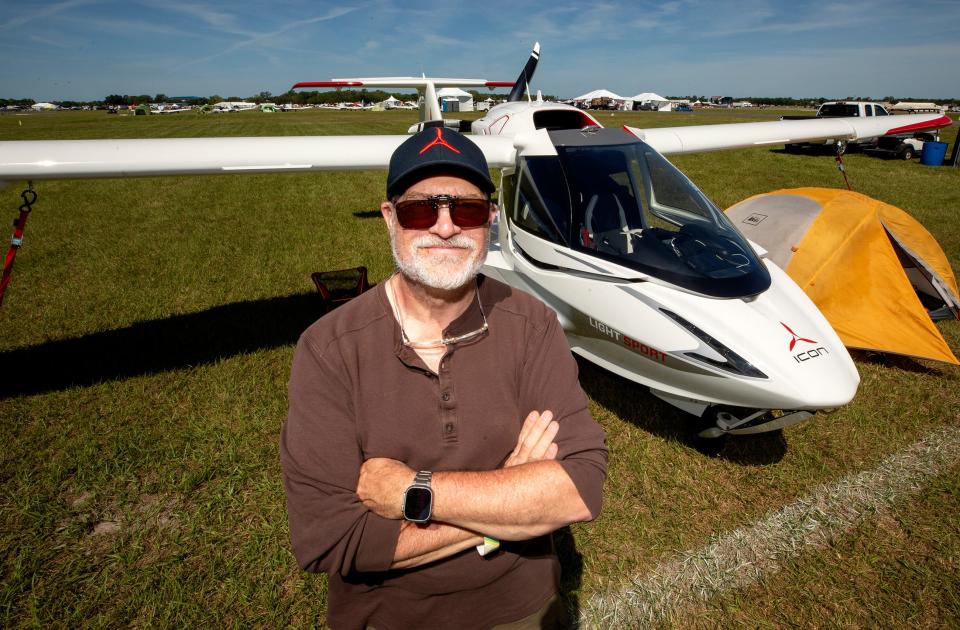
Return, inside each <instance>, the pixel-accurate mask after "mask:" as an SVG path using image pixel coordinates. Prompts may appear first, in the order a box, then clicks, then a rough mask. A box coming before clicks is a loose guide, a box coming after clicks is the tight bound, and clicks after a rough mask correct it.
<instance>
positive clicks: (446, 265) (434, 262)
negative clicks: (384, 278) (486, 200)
mask: <svg viewBox="0 0 960 630" xmlns="http://www.w3.org/2000/svg"><path fill="white" fill-rule="evenodd" d="M388 227H389V231H390V251H391V252H393V262H394V264H395V265H396V266H397V269H398V270H399V271H400V273H401V274H402V275H403V276H404V277H405V278H407V279H408V280H410V281H412V282H415V283H417V284H420V285H422V286H425V287H429V288H431V289H440V290H444V291H453V290H456V289H460V288H462V287H464V286H466V285H467V283H468V282H470V281H472V280H473V279H474V278H475V277H476V276H477V274H478V273H480V268H481V267H483V263H484V262H485V261H486V260H487V245H488V243H489V239H490V232H489V230H488V231H487V232H486V234H485V235H484V238H483V243H482V244H480V245H478V244H477V242H476V241H475V240H473V239H472V238H469V237H466V236H463V235H462V234H457V235H454V236H452V237H450V238H448V239H443V238H440V237H439V236H434V235H432V234H424V235H423V236H418V237H417V238H415V239H413V240H412V241H411V242H410V244H409V245H408V247H407V251H404V252H401V251H399V250H398V248H397V238H396V233H397V226H396V224H395V223H393V222H390V223H388ZM438 245H439V246H449V247H462V248H464V249H468V250H470V256H469V257H468V258H467V260H466V261H464V260H463V259H462V258H461V257H460V256H437V255H424V254H421V252H420V248H421V247H430V246H438Z"/></svg>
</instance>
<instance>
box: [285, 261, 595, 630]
mask: <svg viewBox="0 0 960 630" xmlns="http://www.w3.org/2000/svg"><path fill="white" fill-rule="evenodd" d="M480 300H481V302H482V304H483V309H484V311H485V313H486V315H487V321H488V323H489V331H488V332H487V333H486V334H485V335H484V336H483V337H481V338H479V339H476V340H472V341H467V342H465V343H463V344H458V345H456V346H451V347H450V348H449V349H448V350H447V352H446V354H445V355H444V357H443V359H442V360H441V362H440V368H439V372H438V373H433V372H432V371H430V370H429V369H428V368H427V367H426V365H425V364H424V363H423V361H422V360H421V359H420V357H418V356H417V355H416V353H415V352H414V351H412V350H411V349H410V348H408V347H406V346H404V345H403V344H402V343H401V339H400V327H399V324H398V323H397V321H396V319H395V317H394V316H393V312H392V310H391V308H390V306H389V302H388V300H387V297H386V292H385V284H380V285H379V286H378V287H376V288H375V289H374V290H372V291H368V292H367V293H365V294H363V295H362V296H360V297H358V298H356V299H354V300H353V301H351V302H349V303H348V304H346V305H344V306H342V307H341V308H339V309H337V310H336V311H334V312H332V313H330V314H329V315H327V316H326V317H323V318H322V319H320V320H319V321H317V322H316V323H315V324H313V325H312V326H311V327H310V328H308V329H307V330H306V332H304V334H303V335H302V336H301V338H300V341H299V343H298V345H297V349H296V353H295V355H294V360H293V368H292V371H291V374H290V386H289V396H290V400H289V403H290V408H289V414H288V417H287V421H286V423H285V425H284V427H283V431H282V434H281V438H280V457H281V463H282V465H283V472H284V484H285V487H286V492H287V509H288V515H289V519H290V537H291V540H292V544H293V553H294V555H295V556H296V558H297V561H298V562H299V564H300V566H301V567H303V568H304V569H306V570H308V571H314V572H326V573H327V574H329V587H328V601H327V621H328V623H329V624H330V625H331V626H333V627H335V628H363V627H364V625H372V626H375V627H376V628H378V630H388V629H393V628H404V629H405V628H420V627H429V628H447V627H449V628H454V627H455V628H488V627H490V626H493V625H496V624H500V623H506V622H509V621H514V620H517V619H520V618H523V617H525V616H526V615H529V614H531V613H533V612H535V611H536V610H538V609H539V608H540V607H541V606H542V605H543V604H544V602H546V600H547V599H548V598H549V597H551V596H552V595H553V594H554V593H556V592H557V589H558V587H559V574H560V568H559V562H558V560H557V558H556V554H555V553H554V551H553V545H552V542H551V539H550V537H549V536H541V537H539V538H535V539H532V540H528V541H522V542H504V543H503V544H502V546H501V548H500V550H499V551H498V552H497V553H495V554H493V555H489V556H487V557H481V556H480V555H479V554H478V553H477V552H476V551H475V550H473V549H470V550H468V551H464V552H461V553H459V554H456V555H454V556H451V557H449V558H446V559H443V560H440V561H437V562H433V563H431V564H427V565H425V566H422V567H416V568H413V569H407V570H390V568H389V567H390V564H391V562H392V560H393V554H394V551H395V548H396V544H397V539H398V536H399V532H400V521H397V520H390V519H385V518H382V517H380V516H377V515H376V514H374V513H372V512H370V511H369V510H368V509H367V508H366V507H364V506H363V504H362V503H361V502H360V500H359V499H358V497H357V495H356V487H357V479H358V477H359V471H360V466H361V464H362V463H363V462H364V461H365V460H367V459H370V458H373V457H389V458H392V459H396V460H399V461H402V462H404V463H405V464H406V465H408V466H409V467H411V468H413V469H414V470H432V471H444V470H471V471H482V470H493V469H496V468H500V467H501V466H502V464H503V462H504V461H505V460H506V458H507V456H508V455H509V454H510V452H511V451H512V450H513V448H514V446H515V445H516V442H517V437H518V436H519V434H520V427H521V425H522V424H523V420H524V418H525V417H526V415H527V414H528V413H529V412H530V411H532V410H538V411H543V410H546V409H550V410H551V411H553V413H554V416H555V418H556V419H557V420H558V421H559V423H560V431H559V433H558V434H557V437H556V440H555V441H556V443H557V445H558V446H559V453H558V456H557V459H558V461H559V462H560V464H561V465H562V466H563V468H564V470H565V471H566V472H567V474H568V475H569V476H570V478H571V480H572V481H573V483H574V485H575V486H576V488H577V490H578V491H579V493H580V496H581V498H582V499H583V501H584V503H585V504H586V505H587V507H588V508H589V509H590V512H591V514H593V515H594V517H595V516H596V515H597V514H599V512H600V503H601V495H602V486H603V480H604V477H605V475H606V463H607V451H606V447H605V445H604V434H603V430H602V429H601V428H600V426H599V425H598V424H597V423H596V422H594V421H593V419H592V418H591V417H590V414H589V411H588V409H587V400H586V396H585V395H584V393H583V391H582V390H581V388H580V384H579V382H578V381H577V367H576V362H575V361H574V360H573V357H572V356H571V354H570V349H569V347H568V346H567V344H566V341H565V339H564V336H563V332H562V330H561V329H560V325H559V322H558V321H557V317H556V314H555V313H553V311H551V310H550V309H549V308H547V307H546V306H545V305H544V304H543V303H541V302H540V301H539V300H536V299H534V298H532V297H531V296H529V295H527V294H525V293H523V292H521V291H517V290H515V289H512V288H511V287H509V286H507V285H504V284H502V283H500V282H497V281H495V280H492V279H490V278H484V277H482V276H481V277H480ZM482 322H483V320H482V316H481V314H480V311H479V309H478V308H477V306H476V303H474V304H473V305H472V306H471V307H470V308H469V309H468V310H467V311H466V312H465V313H464V314H463V315H461V316H460V317H459V318H458V319H457V320H456V321H454V322H453V323H451V325H450V326H449V327H448V328H447V330H446V331H444V334H445V335H446V336H455V335H460V334H464V333H468V332H472V331H474V330H477V329H478V328H480V326H481V325H482Z"/></svg>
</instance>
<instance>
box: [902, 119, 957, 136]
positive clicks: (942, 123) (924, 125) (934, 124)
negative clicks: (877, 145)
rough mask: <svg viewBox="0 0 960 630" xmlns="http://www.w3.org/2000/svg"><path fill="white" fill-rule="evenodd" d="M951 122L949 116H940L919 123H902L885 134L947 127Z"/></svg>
mask: <svg viewBox="0 0 960 630" xmlns="http://www.w3.org/2000/svg"><path fill="white" fill-rule="evenodd" d="M952 124H953V119H952V118H950V117H949V116H941V117H940V118H934V119H933V120H928V121H925V122H921V123H914V124H912V125H904V126H903V127H894V128H893V129H890V130H889V131H887V135H888V136H889V135H892V134H895V133H910V132H911V131H923V130H924V129H938V128H940V127H949V126H950V125H952Z"/></svg>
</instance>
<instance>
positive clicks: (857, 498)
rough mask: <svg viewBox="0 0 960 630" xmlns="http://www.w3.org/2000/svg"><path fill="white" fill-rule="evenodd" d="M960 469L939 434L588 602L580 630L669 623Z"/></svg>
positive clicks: (959, 439) (958, 439) (946, 437)
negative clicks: (675, 615)
mask: <svg viewBox="0 0 960 630" xmlns="http://www.w3.org/2000/svg"><path fill="white" fill-rule="evenodd" d="M958 462H960V428H954V427H948V428H944V429H941V430H938V431H936V432H934V433H932V434H930V435H928V436H927V437H925V438H923V439H922V440H920V441H919V442H916V443H915V444H913V445H911V446H909V447H908V448H906V449H904V450H903V451H900V452H899V453H896V454H894V455H891V456H890V457H888V458H887V459H885V460H884V461H883V462H882V463H881V464H880V465H879V466H877V467H876V468H874V469H872V470H868V471H865V472H862V473H860V474H857V475H852V476H849V477H846V478H844V479H842V480H841V481H840V482H839V483H836V484H833V485H826V484H825V485H822V486H820V487H819V488H817V489H816V490H814V491H813V493H812V494H810V495H809V496H806V497H804V498H802V499H799V500H798V501H796V502H794V503H791V504H790V505H788V506H786V507H784V508H783V509H781V510H780V511H778V512H776V513H773V514H770V515H768V516H767V517H766V518H764V519H763V520H761V521H759V522H757V523H755V524H754V525H751V526H749V527H744V528H741V529H737V530H735V531H733V532H730V533H728V534H724V535H720V536H715V537H714V540H713V542H712V543H711V544H710V545H708V546H706V547H704V548H702V549H698V550H695V551H688V552H684V553H682V554H681V555H680V556H679V557H678V558H676V559H674V560H670V561H667V562H664V563H662V564H660V565H659V566H657V567H656V568H655V569H654V570H653V571H652V572H650V573H649V574H648V575H644V576H640V575H638V576H635V577H633V578H632V579H631V580H630V582H629V583H628V584H627V585H626V586H625V587H624V588H622V589H620V590H619V591H615V592H610V593H607V594H605V595H602V596H595V597H592V598H591V599H590V601H589V602H587V603H586V605H585V606H584V608H583V610H582V611H581V615H580V624H581V626H582V627H588V626H596V627H603V628H614V627H615V628H627V627H638V626H639V627H646V626H656V625H660V624H661V623H662V622H664V621H666V620H669V619H670V617H671V616H672V615H673V613H674V612H675V611H678V610H680V609H681V607H687V606H690V605H692V604H696V603H702V602H705V601H707V600H709V599H710V598H712V597H715V596H717V595H720V594H723V593H725V592H727V591H730V590H732V589H736V588H743V587H745V586H748V585H750V584H752V583H754V582H756V581H757V580H758V579H760V578H761V577H762V576H764V575H769V574H773V573H776V572H777V571H779V569H780V567H781V566H782V565H783V564H784V562H785V561H787V560H789V559H791V558H794V557H796V556H798V555H799V554H800V553H801V552H803V551H805V550H806V549H807V548H809V547H818V546H823V545H825V544H827V543H829V542H830V541H831V540H833V539H835V538H836V537H838V536H841V535H842V534H844V533H845V532H847V531H849V530H851V529H852V528H854V527H855V526H856V525H858V524H859V523H861V522H863V521H864V520H865V519H866V518H868V517H869V516H871V515H872V514H875V513H876V512H878V511H880V510H883V509H887V508H890V507H891V506H893V504H894V503H895V502H896V501H898V500H901V499H903V498H905V497H907V496H909V495H911V494H914V493H916V492H918V491H920V490H921V489H922V488H923V487H924V486H925V485H926V484H928V483H929V482H930V480H931V479H933V478H934V477H937V476H938V475H940V474H942V473H944V472H946V471H947V470H948V469H949V468H950V467H952V466H954V465H956V464H957V463H958Z"/></svg>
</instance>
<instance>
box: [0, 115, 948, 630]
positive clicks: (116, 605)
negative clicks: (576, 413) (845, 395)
mask: <svg viewBox="0 0 960 630" xmlns="http://www.w3.org/2000/svg"><path fill="white" fill-rule="evenodd" d="M780 113H782V112H775V111H763V112H760V111H757V112H746V111H744V112H741V111H736V112H733V111H731V112H704V113H700V112H698V113H695V114H659V113H636V114H623V113H616V114H615V115H614V116H610V115H609V114H603V115H599V116H600V119H601V121H602V122H603V123H604V124H607V125H610V126H614V125H617V126H619V125H622V124H630V125H635V126H640V127H644V126H654V125H657V126H663V125H678V124H708V123H718V122H749V121H753V120H770V119H775V118H776V117H777V116H778V115H779V114H780ZM608 119H609V120H608ZM414 121H415V113H412V112H385V113H374V112H326V111H309V112H296V113H288V114H276V115H264V114H260V113H257V112H246V113H239V114H227V115H210V116H199V115H191V114H177V115H171V116H150V117H132V116H130V117H121V116H108V115H106V114H105V113H103V112H89V113H88V112H62V113H54V114H41V115H27V116H0V140H17V139H23V140H27V139H50V138H63V139H66V138H71V139H83V138H105V137H117V138H120V137H126V138H137V137H192V136H226V135H229V136H243V135H292V134H354V133H402V132H404V131H405V129H406V128H407V126H409V124H411V123H412V122H414ZM956 133H957V125H956V124H955V125H954V126H953V127H952V128H951V129H949V130H947V131H945V132H944V134H943V139H944V140H946V141H948V142H951V143H952V142H953V140H954V138H955V136H956ZM951 148H952V147H951ZM673 161H674V162H675V163H676V164H677V165H678V166H679V167H680V168H681V169H683V170H684V172H686V173H687V174H688V175H689V176H690V177H691V179H693V180H694V181H695V182H696V183H698V184H699V185H700V186H701V187H702V188H703V190H704V191H705V192H706V193H707V194H708V195H709V196H710V197H711V198H713V199H714V200H715V201H716V202H717V203H718V204H719V205H720V206H721V207H727V206H729V205H731V204H732V203H735V202H736V201H739V200H741V199H743V198H745V197H747V196H750V195H752V194H756V193H759V192H765V191H769V190H774V189H778V188H785V187H796V186H828V187H840V186H842V185H843V184H842V178H841V176H840V174H839V172H838V171H837V170H836V166H835V163H834V161H833V159H832V158H830V157H829V156H819V157H817V156H805V155H790V154H786V153H784V152H782V151H779V150H777V149H772V150H771V149H753V150H743V151H728V152H718V153H710V154H702V155H690V156H678V157H677V158H675V159H674V160H673ZM845 162H846V165H847V173H848V176H849V177H850V181H851V184H852V185H853V187H854V189H855V190H858V191H860V192H863V193H865V194H868V195H870V196H873V197H877V198H879V199H882V200H884V201H887V202H889V203H892V204H894V205H897V206H899V207H901V208H903V209H905V210H907V211H908V212H910V213H911V214H913V215H914V216H915V217H917V218H918V219H919V220H920V221H921V222H923V223H924V224H925V225H926V226H927V228H928V229H929V230H930V231H931V232H932V233H933V234H934V236H935V237H936V238H937V239H938V240H939V242H940V243H941V245H942V247H943V249H944V250H945V252H946V253H947V256H948V257H949V258H950V261H951V263H952V264H953V266H954V269H960V186H958V184H960V171H958V170H957V169H952V168H930V167H925V166H922V165H921V164H919V162H918V161H914V162H912V163H903V162H899V161H886V160H881V159H877V158H871V157H868V156H863V155H849V156H847V157H846V158H845ZM384 182H385V173H383V172H346V173H317V174H293V175H248V176H218V177H198V178H186V177H178V178H174V177H170V178H153V179H136V180H133V179H130V180H98V181H93V180H90V181H71V182H38V183H37V185H36V188H37V190H38V192H39V195H40V198H39V201H38V203H37V205H36V207H35V211H34V212H33V213H32V215H31V216H30V219H29V223H28V225H27V232H26V238H25V245H24V248H23V249H22V250H21V252H20V254H19V257H18V259H17V263H16V267H15V270H14V276H13V281H12V283H11V285H10V287H9V288H8V291H7V296H6V300H5V302H4V305H3V306H2V307H0V330H2V335H0V370H2V373H0V392H2V395H0V431H2V433H0V439H2V441H3V442H4V444H5V448H4V449H3V454H2V460H0V461H2V463H0V478H2V483H3V494H2V498H0V544H2V551H3V560H2V569H0V571H2V573H0V576H2V578H0V615H2V617H0V619H2V622H3V625H4V626H51V625H53V626H107V625H133V626H141V627H144V626H161V627H172V626H175V627H183V626H186V627H223V626H235V625H243V626H248V625H260V626H281V625H292V626H297V627H303V626H313V625H323V618H324V610H325V578H323V577H322V576H313V575H306V574H303V573H302V572H300V571H299V569H298V568H297V567H296V564H295V562H294V561H293V559H292V556H291V554H290V551H289V546H288V539H287V535H288V532H287V525H286V512H285V505H284V495H283V490H282V486H281V482H280V469H279V464H278V461H277V439H278V435H279V430H280V426H281V424H282V422H283V419H284V416H285V411H286V380H287V377H288V374H289V365H290V359H291V356H292V351H293V344H294V343H295V341H296V338H297V336H298V335H299V332H300V331H301V330H302V329H303V328H304V327H306V325H308V324H309V323H310V322H311V321H313V319H315V318H316V317H317V316H318V315H319V304H318V303H317V301H316V299H315V297H314V296H313V294H312V293H313V289H312V285H311V283H310V280H309V274H310V272H312V271H317V270H323V269H337V268H343V267H350V266H355V265H359V264H364V265H366V266H367V267H368V268H369V269H370V274H371V279H372V280H373V281H380V280H382V279H383V278H385V277H386V276H387V275H388V274H389V273H390V271H391V268H392V263H391V261H390V257H389V253H388V245H387V238H386V232H385V229H384V228H383V225H382V222H381V221H380V220H379V218H378V217H377V214H376V210H377V207H378V204H379V202H380V199H381V196H382V194H383V192H382V191H383V187H384ZM21 187H22V183H21V182H17V183H15V184H13V185H11V186H8V187H7V188H5V189H3V190H2V191H0V202H2V203H0V218H2V217H3V216H4V213H5V214H6V216H8V218H9V219H12V218H14V216H15V215H16V207H17V206H18V205H19V203H20V199H19V192H20V189H21ZM939 328H940V330H941V331H942V332H943V334H944V335H945V337H946V338H947V340H948V343H949V344H950V346H951V347H952V348H953V349H954V352H958V351H960V326H958V322H946V323H941V324H939ZM580 365H581V381H582V384H583V386H584V389H585V390H586V392H587V394H588V395H589V396H590V399H591V410H592V412H593V413H594V415H595V417H596V418H597V419H598V420H599V421H600V422H601V423H602V424H603V426H604V427H605V428H606V430H607V439H608V444H609V447H610V468H609V476H608V481H607V485H606V489H605V507H604V512H603V514H602V515H601V517H600V518H599V519H598V520H597V521H595V522H594V523H590V524H586V525H577V526H574V527H572V528H570V529H569V530H566V531H564V532H562V533H561V535H560V537H559V542H560V547H561V549H562V551H563V553H562V558H563V562H564V568H565V577H564V590H565V594H566V596H567V598H568V601H570V602H572V603H574V604H576V603H577V602H579V603H580V604H581V605H582V604H584V603H585V602H587V601H589V599H590V598H591V597H593V596H596V595H599V594H603V593H605V592H607V590H608V589H616V588H617V587H618V586H621V585H622V584H623V581H624V580H626V579H628V578H630V577H633V576H637V575H639V576H643V575H646V574H647V573H648V572H649V571H651V570H652V569H654V568H655V567H656V566H657V565H658V564H659V563H661V562H665V561H669V560H671V559H673V558H675V557H676V555H677V554H678V553H681V552H683V551H684V550H693V549H697V548H700V547H702V546H703V545H705V544H706V543H708V542H709V541H710V540H711V537H712V536H714V535H721V534H723V533H724V532H727V531H730V530H733V529H735V528H737V527H741V526H746V525H749V524H750V523H752V522H753V521H755V520H757V519H759V518H762V517H763V516H764V515H765V514H767V513H769V512H771V511H775V510H778V509H779V508H781V507H782V506H784V505H786V504H789V503H791V502H792V501H794V500H796V499H797V498H798V497H801V496H803V495H805V494H807V493H809V492H811V491H812V490H813V489H814V488H816V487H817V486H819V485H820V484H830V483H833V482H835V481H837V480H839V479H840V478H841V477H843V476H845V475H851V474H856V473H858V472H861V471H863V470H867V469H870V468H872V467H873V466H875V465H876V464H877V463H879V462H880V461H881V460H883V459H884V458H885V457H886V456H888V455H890V454H891V453H894V452H896V451H898V450H900V449H902V448H904V447H906V446H908V445H909V444H911V443H913V442H914V441H916V440H918V439H919V438H921V437H923V436H925V435H927V434H929V433H930V432H931V431H934V430H936V429H938V428H942V427H948V426H950V427H956V426H958V425H960V418H958V408H960V378H958V370H957V369H956V368H954V367H950V366H945V365H940V364H936V363H928V362H919V361H912V360H907V359H895V360H889V361H886V362H880V361H876V360H871V359H869V358H866V357H858V362H857V365H858V368H859V369H860V372H861V377H862V383H861V386H860V390H859V392H858V394H857V397H856V399H855V400H854V401H853V402H852V403H851V404H850V405H848V406H846V407H844V408H843V409H840V410H838V411H836V412H835V413H833V414H829V415H824V414H818V415H817V416H816V417H815V418H814V419H812V420H811V421H809V422H807V423H805V424H803V425H800V426H797V427H793V428H790V429H787V430H786V431H784V432H783V433H780V434H774V435H766V436H759V437H756V438H749V439H736V440H729V441H727V442H726V443H724V444H723V446H722V448H720V449H719V452H717V453H713V454H707V453H704V452H702V451H701V450H698V444H697V443H695V441H694V440H693V439H692V437H691V432H690V430H689V426H688V423H687V419H686V417H685V416H684V415H683V414H682V413H680V412H678V411H675V410H674V409H673V408H671V407H669V406H668V405H666V404H664V403H661V402H660V401H658V400H657V399H655V398H653V397H652V396H650V395H649V394H648V393H646V392H645V391H644V390H643V389H642V388H640V387H637V386H635V385H632V384H630V383H628V382H626V381H624V380H623V379H620V378H618V377H615V376H612V375H611V374H609V373H607V372H605V371H603V370H600V369H599V368H596V367H594V366H592V365H590V364H587V363H581V364H580ZM372 377H375V375H372ZM957 472H958V470H957V468H956V467H954V468H953V469H952V470H951V471H950V472H949V474H945V475H942V476H940V477H939V478H937V479H936V480H935V482H934V483H933V484H931V485H930V486H928V487H926V488H923V489H921V491H920V492H918V493H917V494H916V495H915V496H913V497H910V498H909V499H908V500H904V501H902V502H901V503H899V504H897V505H896V506H895V509H893V510H891V511H888V512H884V513H880V514H878V515H876V516H875V517H872V518H868V519H867V520H866V521H865V522H864V523H863V524H862V525H861V526H860V527H858V528H856V529H855V530H853V531H851V532H849V533H848V534H847V535H845V536H843V537H841V538H840V539H838V540H835V541H832V542H831V544H830V545H829V546H827V547H823V548H819V549H812V550H808V551H806V552H804V553H802V554H801V555H800V556H799V557H798V558H796V559H795V560H793V561H791V562H790V563H788V565H787V566H785V567H783V570H781V571H780V572H779V573H776V574H772V575H769V576H766V577H765V578H764V580H762V581H761V582H760V583H757V584H754V585H752V586H749V587H746V588H744V589H742V590H737V591H732V592H729V593H727V594H725V595H723V596H721V597H718V598H716V599H713V600H709V601H707V602H705V603H701V604H700V605H697V606H693V607H691V608H690V609H689V610H686V609H685V610H681V611H678V612H676V613H675V615H674V616H673V617H672V618H671V619H670V622H669V623H671V624H672V625H674V626H676V627H689V626H692V625H694V626H695V625H699V626H703V627H713V626H716V625H720V626H747V627H758V626H801V627H817V626H820V627H823V626H829V627H835V626H856V627H871V626H884V627H951V626H953V627H955V626H957V625H958V624H960V600H958V595H957V593H958V592H960V557H958V555H960V525H958V518H957V514H958V508H960V486H958V484H957V481H956V479H957Z"/></svg>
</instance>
